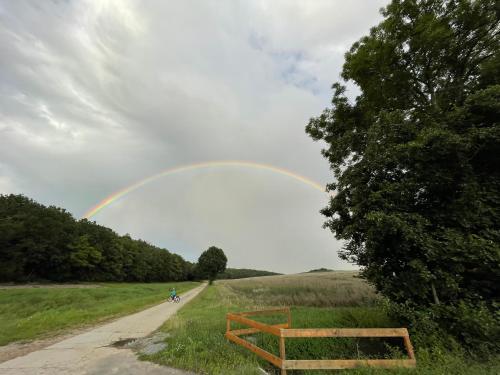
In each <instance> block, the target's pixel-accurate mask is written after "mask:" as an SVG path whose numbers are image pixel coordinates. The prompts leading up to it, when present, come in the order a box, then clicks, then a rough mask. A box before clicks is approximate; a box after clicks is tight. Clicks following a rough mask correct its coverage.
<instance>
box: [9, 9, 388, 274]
mask: <svg viewBox="0 0 500 375" xmlns="http://www.w3.org/2000/svg"><path fill="white" fill-rule="evenodd" d="M384 3H385V1H371V2H368V3H367V2H366V1H361V0H359V1H349V2H345V1H315V2H310V1H273V2H244V1H196V2H195V1H185V2H177V3H175V2H165V1H150V2H147V3H144V2H141V1H122V0H120V1H83V2H76V1H75V2H73V1H68V2H65V1H53V2H49V1H46V2H39V1H4V2H0V192H4V193H8V192H16V193H24V194H26V195H28V196H31V197H33V198H35V199H37V200H39V201H41V202H43V203H46V204H56V205H60V206H64V207H66V208H68V209H69V210H70V211H71V212H72V213H73V214H74V215H75V216H77V217H79V216H81V215H82V214H83V212H85V211H86V210H87V209H88V208H89V207H90V206H92V205H94V204H95V203H96V202H98V201H99V200H101V199H102V198H103V197H105V196H107V195H108V194H110V193H111V192H113V191H116V190H118V189H120V188H122V187H123V186H127V185H129V184H131V183H133V182H135V181H137V180H140V179H143V178H144V177H147V176H148V175H151V174H154V173H157V172H158V171H160V170H163V169H166V168H170V167H174V166H177V165H182V164H187V163H193V162H200V161H208V160H224V159H239V160H251V161H255V162H261V163H268V164H273V165H276V166H279V167H285V168H288V169H291V170H293V171H295V172H297V173H299V174H302V175H305V176H307V177H309V178H312V179H314V180H316V181H318V182H319V183H321V184H325V183H326V182H328V181H330V180H331V174H330V172H329V170H328V165H327V163H326V161H325V160H323V158H322V157H321V155H320V153H319V150H320V148H321V145H318V144H315V143H313V142H312V141H311V140H310V139H309V138H308V137H307V136H306V135H305V133H304V126H305V125H306V124H307V121H308V119H309V118H310V117H311V116H314V115H317V114H319V113H320V111H321V110H322V109H323V108H324V107H325V106H327V105H328V103H329V100H330V96H331V93H330V85H331V83H332V82H334V81H335V80H337V79H338V78H339V73H340V69H341V65H342V61H343V54H344V53H345V51H346V49H347V48H348V47H349V46H350V45H351V43H352V42H354V41H355V40H356V39H358V38H359V37H360V36H362V35H364V34H366V33H367V32H368V30H369V28H370V27H371V26H372V25H374V24H376V23H377V22H378V21H379V20H380V15H379V14H378V9H379V8H380V7H381V6H383V5H384ZM326 200H327V197H326V196H325V195H322V194H321V193H319V192H317V191H315V190H312V189H311V188H310V187H307V186H306V185H304V186H302V185H301V184H300V183H297V182H296V181H294V180H291V179H289V178H286V177H283V176H278V175H273V174H272V173H269V172H266V171H254V170H244V169H241V170H234V169H227V168H221V169H217V170H204V171H198V172H189V173H186V174H184V175H176V176H170V177H167V178H164V179H161V180H158V181H156V182H154V183H152V184H151V185H149V186H146V187H144V188H142V189H140V190H138V191H136V192H134V193H132V194H130V195H129V196H127V198H125V199H122V200H120V201H118V202H116V203H114V204H113V205H111V206H109V207H108V208H106V209H105V210H103V211H102V212H101V213H99V214H98V215H97V216H96V217H95V219H96V220H97V221H98V222H99V223H102V224H104V225H107V226H110V227H112V228H114V229H115V230H117V231H118V232H119V233H126V232H129V233H130V234H132V235H134V236H137V237H141V238H144V239H146V240H149V241H151V242H153V243H156V244H159V245H162V246H165V247H167V248H169V249H171V250H172V251H175V252H178V253H180V254H182V255H184V256H186V257H187V258H189V259H196V258H197V256H198V255H199V253H200V252H201V251H202V250H204V249H205V248H207V247H208V246H209V245H212V244H214V245H219V246H221V247H223V248H224V249H225V250H226V252H227V253H228V255H229V260H230V264H231V265H233V266H238V267H260V268H266V269H274V270H278V271H284V272H292V271H293V272H295V271H300V270H304V269H308V268H311V267H332V268H348V267H350V265H347V264H345V263H343V262H341V261H340V260H339V259H338V258H337V256H336V251H337V250H338V248H339V247H340V244H339V243H338V242H337V241H336V240H335V239H334V238H333V236H332V235H331V234H330V233H329V232H327V231H326V230H324V229H322V228H321V224H322V222H323V218H322V217H321V215H320V214H319V213H318V211H319V209H320V208H321V207H323V206H324V205H325V204H326Z"/></svg>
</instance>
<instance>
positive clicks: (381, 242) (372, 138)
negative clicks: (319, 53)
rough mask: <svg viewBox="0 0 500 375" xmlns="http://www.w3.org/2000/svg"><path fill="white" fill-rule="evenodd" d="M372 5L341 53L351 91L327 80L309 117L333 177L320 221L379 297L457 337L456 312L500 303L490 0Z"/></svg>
mask: <svg viewBox="0 0 500 375" xmlns="http://www.w3.org/2000/svg"><path fill="white" fill-rule="evenodd" d="M382 14H383V16H384V20H383V21H382V22H381V23H380V24H379V25H378V26H376V27H374V28H372V29H371V31H370V34H369V35H368V36H365V37H363V38H361V39H360V40H359V41H358V42H356V43H354V44H353V46H352V47H351V49H350V51H349V52H348V53H347V54H346V57H345V58H346V60H345V64H344V66H343V70H342V78H343V79H344V80H345V81H349V80H351V81H353V82H354V83H355V84H356V85H357V86H358V87H359V89H360V94H359V96H357V97H356V98H355V100H349V98H348V97H347V96H346V91H345V90H346V89H345V86H343V85H342V84H341V83H335V84H334V85H333V89H334V96H333V99H332V107H331V108H327V109H325V110H324V112H323V113H322V114H321V115H320V116H318V117H316V118H312V119H311V120H310V122H309V124H308V126H307V127H306V131H307V133H308V134H309V135H310V136H311V137H312V138H313V139H314V140H323V141H325V142H326V144H327V147H326V148H325V149H324V150H323V151H322V152H323V155H324V156H325V157H326V158H327V159H328V161H329V162H330V165H331V167H332V170H333V172H334V176H335V182H333V183H331V184H329V185H328V189H329V190H330V191H332V192H335V194H334V195H333V197H332V198H331V200H330V202H329V205H328V207H326V208H325V209H323V210H322V213H323V214H324V215H325V216H327V217H328V221H327V222H326V223H325V226H326V227H328V228H330V229H331V230H332V231H333V232H334V233H335V235H336V237H337V238H338V239H342V240H345V241H346V244H345V247H344V248H343V250H342V252H341V256H342V257H343V258H344V259H347V260H350V261H352V262H356V263H357V264H359V265H360V266H362V269H363V275H364V276H365V277H366V278H367V279H368V280H369V281H371V282H372V283H373V284H374V285H375V286H376V288H377V289H378V290H379V291H380V292H382V293H383V294H384V295H385V296H388V297H389V298H390V299H391V300H392V301H394V302H396V303H399V304H405V305H406V306H408V307H411V308H412V309H417V310H418V309H426V308H427V309H431V308H433V309H434V310H433V311H435V312H437V311H439V314H438V313H436V317H437V318H436V319H439V317H441V318H442V322H443V324H444V325H445V326H447V327H448V328H449V329H450V330H452V331H453V330H454V331H455V333H457V335H458V336H461V337H462V338H463V339H467V337H465V336H464V335H465V334H464V333H463V332H466V331H467V330H468V329H469V328H470V327H469V328H464V324H465V323H464V321H465V320H466V319H465V318H464V316H468V317H470V316H474V314H475V313H474V311H476V310H477V311H483V312H484V311H486V315H488V313H487V312H488V311H490V313H492V312H494V311H495V310H496V309H497V308H498V307H499V305H498V299H497V296H496V292H497V291H498V290H497V289H498V284H497V282H498V280H500V269H499V264H500V189H499V188H500V126H499V125H500V124H499V119H500V49H499V43H500V39H499V33H500V27H499V15H500V7H499V5H498V2H497V1H494V0H477V1H472V0H455V1H452V0H450V1H443V0H441V1H438V0H400V1H397V0H395V1H393V2H392V3H391V4H390V5H388V6H387V7H386V8H385V9H384V10H382ZM475 309H476V310H475ZM492 316H493V315H492V314H490V315H489V317H490V318H488V319H489V320H488V319H486V318H485V319H486V320H488V321H489V323H488V324H489V325H488V324H486V325H484V327H486V326H487V327H490V328H491V327H492V325H493V326H494V325H495V324H498V320H497V321H496V323H495V322H494V321H492V319H494V318H491V317H492ZM490 323H491V324H490ZM497 328H498V325H497ZM487 330H488V328H485V330H483V331H481V332H479V333H478V334H479V335H481V334H483V335H485V334H486V333H487V332H486V331H487ZM469 331H470V330H469ZM476 333H477V332H476ZM490 333H491V332H490ZM497 333H498V331H497Z"/></svg>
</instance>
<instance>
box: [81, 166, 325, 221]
mask: <svg viewBox="0 0 500 375" xmlns="http://www.w3.org/2000/svg"><path fill="white" fill-rule="evenodd" d="M219 167H239V168H253V169H261V170H267V171H271V172H274V173H278V174H281V175H284V176H288V177H291V178H293V179H295V180H297V181H300V182H303V183H304V184H306V185H309V186H311V187H313V188H314V189H317V190H319V191H321V192H323V193H325V192H326V189H325V187H324V186H322V185H321V184H319V183H317V182H315V181H313V180H311V179H309V178H307V177H304V176H301V175H299V174H297V173H294V172H292V171H289V170H287V169H284V168H278V167H275V166H273V165H269V164H262V163H256V162H251V161H238V160H220V161H208V162H203V163H195V164H188V165H183V166H180V167H175V168H170V169H166V170H164V171H161V172H159V173H156V174H154V175H152V176H150V177H146V178H145V179H143V180H140V181H138V182H136V183H135V184H132V185H130V186H127V187H125V188H123V189H121V190H118V191H116V192H114V193H113V194H111V195H109V196H107V197H106V198H104V199H103V200H102V201H100V202H99V203H98V204H96V205H95V206H94V207H92V208H90V209H89V210H88V211H87V212H86V213H85V214H84V215H83V218H85V219H89V218H91V217H92V216H94V215H95V214H97V213H98V212H99V211H101V210H102V209H103V208H104V207H106V206H109V205H110V204H111V203H113V202H114V201H116V200H118V199H120V198H121V197H123V196H125V195H127V194H128V193H131V192H132V191H134V190H137V189H138V188H140V187H141V186H144V185H146V184H149V183H150V182H152V181H155V180H157V179H159V178H161V177H165V176H170V175H173V174H176V173H181V172H187V171H191V170H195V169H206V168H219Z"/></svg>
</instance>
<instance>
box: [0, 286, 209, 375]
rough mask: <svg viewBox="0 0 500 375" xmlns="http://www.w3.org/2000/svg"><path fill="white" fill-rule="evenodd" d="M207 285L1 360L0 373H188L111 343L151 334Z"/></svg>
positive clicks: (18, 374)
mask: <svg viewBox="0 0 500 375" xmlns="http://www.w3.org/2000/svg"><path fill="white" fill-rule="evenodd" d="M204 287H205V285H201V286H199V287H196V288H195V289H192V290H190V291H188V292H186V293H185V294H184V295H183V296H182V301H181V302H180V303H171V302H170V303H169V302H164V303H162V304H160V305H156V306H154V307H151V308H149V309H146V310H143V311H140V312H138V313H135V314H132V315H128V316H126V317H123V318H121V319H118V320H116V321H114V322H111V323H108V324H106V325H103V326H100V327H97V328H94V329H92V330H90V331H88V332H85V333H82V334H79V335H76V336H73V337H71V338H69V339H66V340H63V341H61V342H58V343H56V344H54V345H51V346H49V347H47V348H44V349H42V350H38V351H35V352H32V353H29V354H27V355H24V356H22V357H18V358H15V359H12V360H10V361H7V362H3V363H0V375H35V374H36V375H67V374H68V375H69V374H76V375H78V374H80V375H97V374H115V373H116V374H120V375H129V374H130V375H132V374H148V375H167V374H168V375H170V374H171V375H174V374H175V375H177V374H179V375H180V374H186V373H185V372H182V371H179V370H175V369H169V368H165V367H161V366H158V365H154V364H152V363H149V362H141V361H138V360H137V359H136V356H135V354H134V353H133V352H132V351H131V350H128V349H118V348H115V347H113V346H112V344H113V343H115V342H117V341H121V340H126V339H137V338H141V337H145V336H147V335H149V334H150V333H151V332H153V331H154V330H156V329H158V328H159V327H160V326H161V325H162V324H163V322H164V321H165V320H167V319H168V318H170V317H171V316H172V315H174V314H175V312H176V311H177V310H179V309H180V308H181V307H182V306H183V305H184V304H186V303H187V302H189V301H190V300H191V299H193V298H194V297H195V296H196V295H197V294H198V293H199V292H201V291H202V290H203V288H204Z"/></svg>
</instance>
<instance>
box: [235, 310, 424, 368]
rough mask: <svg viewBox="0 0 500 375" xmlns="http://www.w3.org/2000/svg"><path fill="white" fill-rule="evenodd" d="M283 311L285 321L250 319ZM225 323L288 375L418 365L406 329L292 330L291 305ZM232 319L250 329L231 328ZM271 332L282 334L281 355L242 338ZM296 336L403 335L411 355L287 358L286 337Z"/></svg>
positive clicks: (240, 341)
mask: <svg viewBox="0 0 500 375" xmlns="http://www.w3.org/2000/svg"><path fill="white" fill-rule="evenodd" d="M273 314H284V315H286V317H287V322H286V323H281V324H274V325H269V324H265V323H261V322H257V321H255V320H253V319H250V318H248V317H249V316H255V315H273ZM226 318H227V322H226V324H227V325H226V335H225V336H226V338H227V339H228V340H231V341H232V342H234V343H236V344H238V345H241V346H243V347H244V348H247V349H249V350H250V351H252V352H253V353H255V354H257V355H258V356H260V357H261V358H263V359H265V360H266V361H268V362H270V363H272V364H273V365H274V366H276V367H278V368H280V369H281V375H286V370H320V369H321V370H338V369H352V368H357V367H382V368H394V367H415V366H416V359H415V354H414V352H413V346H412V344H411V341H410V336H409V334H408V330H407V329H406V328H295V329H292V328H291V327H292V316H291V313H290V308H288V307H285V308H281V309H273V310H261V311H249V312H241V313H228V314H227V316H226ZM231 322H236V323H240V324H243V325H246V326H248V327H250V328H244V329H236V330H231ZM258 332H262V333H268V334H271V335H274V336H277V337H279V351H280V356H279V357H278V356H276V355H274V354H272V353H269V352H268V351H266V350H264V349H262V348H259V347H258V346H257V345H255V344H253V343H251V342H249V341H247V340H245V339H243V338H241V337H240V336H244V335H249V334H253V333H258ZM296 337H302V338H304V337H308V338H315V337H401V338H402V339H403V342H404V346H405V348H406V352H407V354H408V359H326V360H325V359H321V360H289V359H288V360H287V359H286V348H285V339H286V338H296Z"/></svg>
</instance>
